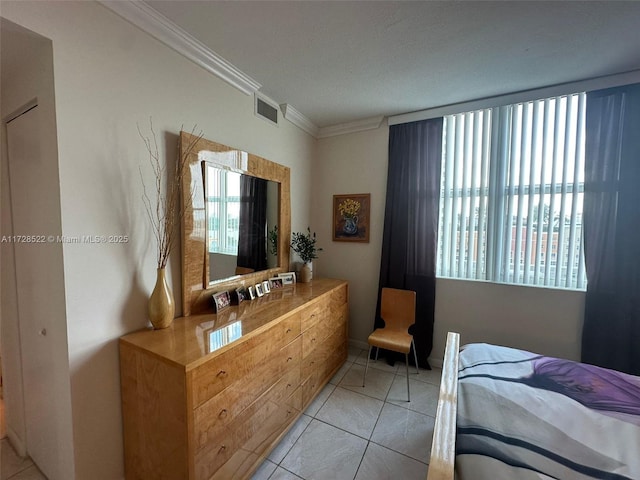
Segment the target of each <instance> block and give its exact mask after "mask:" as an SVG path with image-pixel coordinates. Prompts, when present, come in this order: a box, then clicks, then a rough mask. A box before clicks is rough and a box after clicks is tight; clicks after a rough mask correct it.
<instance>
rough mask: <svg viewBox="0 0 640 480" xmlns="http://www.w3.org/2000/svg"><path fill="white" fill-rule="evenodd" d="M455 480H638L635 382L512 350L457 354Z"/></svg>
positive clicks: (639, 410)
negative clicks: (458, 357) (456, 479)
mask: <svg viewBox="0 0 640 480" xmlns="http://www.w3.org/2000/svg"><path fill="white" fill-rule="evenodd" d="M456 478H458V479H459V480H482V479H491V480H502V479H504V480H507V479H508V480H514V479H517V480H520V479H522V480H527V479H567V480H581V479H594V478H597V479H640V377H635V376H632V375H627V374H624V373H620V372H616V371H613V370H608V369H604V368H599V367H595V366H592V365H587V364H582V363H578V362H572V361H569V360H562V359H558V358H551V357H545V356H541V355H536V354H534V353H531V352H526V351H523V350H517V349H513V348H507V347H500V346H495V345H487V344H471V345H467V346H465V347H463V349H462V351H461V353H460V363H459V383H458V418H457V437H456Z"/></svg>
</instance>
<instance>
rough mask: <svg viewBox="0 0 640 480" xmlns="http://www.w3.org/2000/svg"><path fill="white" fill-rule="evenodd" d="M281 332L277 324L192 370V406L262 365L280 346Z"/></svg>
mask: <svg viewBox="0 0 640 480" xmlns="http://www.w3.org/2000/svg"><path fill="white" fill-rule="evenodd" d="M285 331H286V329H283V328H282V326H281V325H276V326H275V327H272V328H271V329H269V330H267V331H266V332H264V333H262V334H261V335H259V336H257V337H254V338H253V339H251V340H248V341H246V342H243V343H241V344H239V345H238V346H237V347H236V348H232V349H230V350H227V351H226V352H224V353H222V354H220V355H218V356H216V357H214V358H212V359H211V360H210V361H209V362H207V363H205V364H204V365H201V366H199V367H198V368H196V369H194V370H193V371H192V372H191V381H192V388H193V405H192V408H196V407H197V406H199V405H201V404H202V403H203V402H205V401H207V400H208V399H210V398H212V397H213V396H215V395H217V394H218V393H220V392H221V391H222V390H224V389H225V388H227V387H228V386H229V385H231V384H233V383H234V382H236V381H237V380H239V379H241V378H245V377H246V376H247V375H249V374H251V372H252V371H253V370H255V369H256V368H259V367H260V366H261V365H263V364H264V362H265V359H271V358H272V357H273V356H274V355H276V354H277V353H278V352H279V351H280V348H281V346H282V345H283V342H284V332H285Z"/></svg>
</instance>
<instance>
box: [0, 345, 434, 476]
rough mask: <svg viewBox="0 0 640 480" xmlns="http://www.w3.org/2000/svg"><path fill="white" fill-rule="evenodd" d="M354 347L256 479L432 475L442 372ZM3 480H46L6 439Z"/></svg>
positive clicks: (3, 442)
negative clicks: (370, 359)
mask: <svg viewBox="0 0 640 480" xmlns="http://www.w3.org/2000/svg"><path fill="white" fill-rule="evenodd" d="M366 354H367V352H366V351H365V350H360V349H356V348H350V349H349V358H348V360H347V362H346V363H345V365H344V366H343V367H342V368H341V369H340V371H338V373H337V374H336V375H335V376H334V377H333V378H332V379H331V381H330V383H329V384H327V386H326V387H325V388H324V389H323V390H322V392H321V393H320V395H319V396H318V398H316V400H315V401H314V402H313V403H312V404H311V405H310V406H309V408H307V410H306V411H305V413H304V415H302V416H301V417H300V418H299V419H298V421H297V422H296V423H295V425H294V426H293V427H292V428H291V430H290V431H289V432H288V433H287V435H286V436H285V437H284V438H283V440H282V441H281V442H280V444H279V445H278V446H277V447H276V448H275V449H274V450H273V452H271V454H270V455H269V457H268V460H265V462H264V463H263V464H262V465H261V466H260V468H259V469H258V471H257V472H256V473H255V475H254V476H253V480H267V479H269V480H300V479H303V480H364V479H366V480H387V479H389V480H391V479H393V480H397V479H402V480H413V479H416V480H424V479H425V478H426V476H427V468H428V465H427V462H428V460H429V454H430V450H431V436H432V434H433V424H434V416H435V412H436V404H437V400H438V391H439V384H440V375H441V371H440V370H439V369H434V370H422V369H420V374H419V375H417V374H416V371H415V368H411V369H410V370H409V383H410V387H411V402H407V401H406V398H407V397H406V395H407V387H406V385H407V383H406V373H405V368H404V365H400V364H398V363H396V365H395V366H394V367H390V366H389V365H387V364H386V362H384V361H380V362H376V363H369V370H368V371H367V382H366V387H364V388H363V387H362V374H363V373H364V365H365V362H366ZM1 450H2V452H1V454H2V459H1V460H0V462H1V463H0V466H1V472H0V473H1V475H0V479H1V480H46V478H45V477H44V475H42V473H40V471H39V470H38V468H37V467H36V466H35V465H34V463H33V462H32V461H31V460H30V459H28V458H27V459H22V458H20V457H18V456H17V455H16V454H15V452H14V451H13V449H12V448H11V446H10V445H9V442H8V440H7V439H6V438H4V439H2V443H1Z"/></svg>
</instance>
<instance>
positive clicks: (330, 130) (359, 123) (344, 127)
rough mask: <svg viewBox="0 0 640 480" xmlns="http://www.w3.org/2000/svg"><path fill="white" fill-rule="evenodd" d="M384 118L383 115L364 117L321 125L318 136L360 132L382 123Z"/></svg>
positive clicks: (324, 136) (374, 127)
mask: <svg viewBox="0 0 640 480" xmlns="http://www.w3.org/2000/svg"><path fill="white" fill-rule="evenodd" d="M383 120H384V116H383V115H379V116H377V117H370V118H365V119H362V120H356V121H355V122H349V123H341V124H338V125H331V126H329V127H322V128H321V129H320V131H319V132H318V135H317V137H318V138H326V137H335V136H336V135H345V134H347V133H355V132H362V131H365V130H373V129H376V128H378V127H379V126H380V125H382V121H383Z"/></svg>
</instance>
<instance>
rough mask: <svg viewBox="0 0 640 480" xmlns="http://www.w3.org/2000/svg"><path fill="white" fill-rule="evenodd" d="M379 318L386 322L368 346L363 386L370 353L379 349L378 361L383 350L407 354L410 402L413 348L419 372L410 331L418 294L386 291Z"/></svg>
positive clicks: (392, 290)
mask: <svg viewBox="0 0 640 480" xmlns="http://www.w3.org/2000/svg"><path fill="white" fill-rule="evenodd" d="M380 316H381V317H382V320H384V328H376V329H375V330H374V331H373V333H372V334H371V335H369V339H368V340H367V342H368V343H369V354H368V355H367V364H366V366H365V368H364V376H363V377H362V386H363V387H364V382H365V379H366V377H367V369H368V368H369V357H370V356H371V349H372V348H373V347H376V361H377V360H378V352H379V351H380V349H381V348H384V349H386V350H392V351H394V352H400V353H404V360H405V364H406V366H407V401H408V402H410V401H411V394H410V393H409V352H410V351H411V346H412V345H413V356H414V359H415V361H416V372H417V373H418V374H419V373H420V371H419V370H418V356H417V355H416V344H415V343H414V341H413V335H411V334H410V333H409V327H410V326H411V325H413V324H414V323H415V321H416V292H414V291H411V290H399V289H397V288H383V289H382V299H381V303H380Z"/></svg>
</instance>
